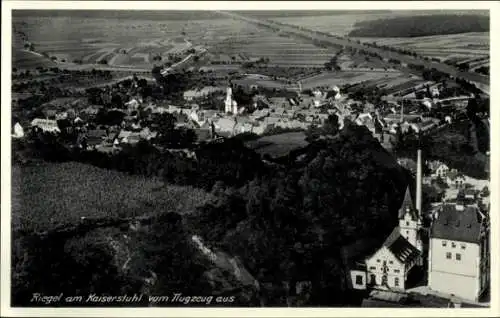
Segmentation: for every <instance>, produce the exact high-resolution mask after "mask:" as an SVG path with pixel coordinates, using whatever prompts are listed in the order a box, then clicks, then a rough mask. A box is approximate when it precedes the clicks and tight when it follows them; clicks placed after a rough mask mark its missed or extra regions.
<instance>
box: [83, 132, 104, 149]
mask: <svg viewBox="0 0 500 318" xmlns="http://www.w3.org/2000/svg"><path fill="white" fill-rule="evenodd" d="M107 136H108V134H107V132H106V130H104V129H90V130H89V131H87V133H86V134H85V136H84V137H83V141H84V142H83V141H82V144H84V145H85V147H86V148H87V150H92V149H95V148H97V146H98V145H100V144H102V143H103V142H104V141H105V139H106V138H107Z"/></svg>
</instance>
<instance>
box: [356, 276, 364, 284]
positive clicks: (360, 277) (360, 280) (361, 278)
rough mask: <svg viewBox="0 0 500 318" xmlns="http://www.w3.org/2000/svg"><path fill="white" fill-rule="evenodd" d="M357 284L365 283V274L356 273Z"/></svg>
mask: <svg viewBox="0 0 500 318" xmlns="http://www.w3.org/2000/svg"><path fill="white" fill-rule="evenodd" d="M356 285H363V276H361V275H356Z"/></svg>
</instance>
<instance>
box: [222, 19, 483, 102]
mask: <svg viewBox="0 0 500 318" xmlns="http://www.w3.org/2000/svg"><path fill="white" fill-rule="evenodd" d="M218 12H219V13H220V14H222V15H225V16H228V17H230V18H233V19H236V20H243V21H246V22H248V23H252V24H257V25H259V26H261V27H267V28H271V29H273V30H274V31H275V32H287V33H289V34H292V35H295V36H301V37H306V38H309V39H311V40H319V41H322V42H324V43H325V44H326V43H328V44H331V45H335V46H344V47H351V48H354V49H359V50H364V51H367V52H370V53H376V54H378V55H380V56H382V57H383V58H386V59H396V60H399V61H401V62H402V63H406V64H416V65H422V66H424V67H426V68H435V69H436V70H438V71H441V72H443V73H446V74H449V75H451V76H452V77H455V78H457V77H458V78H463V79H465V80H467V81H470V82H472V83H474V84H476V86H478V88H479V89H481V90H482V91H484V92H485V93H487V94H489V86H490V78H489V76H485V75H481V74H478V73H473V72H462V71H459V70H458V69H456V68H455V67H453V66H451V65H447V64H444V63H438V62H435V61H426V60H423V59H421V58H415V57H413V56H409V55H405V54H401V53H398V52H393V51H389V50H386V49H384V48H381V47H372V46H368V45H366V44H362V43H357V42H355V41H353V40H350V39H349V38H344V37H337V36H334V35H330V34H324V33H320V32H318V31H313V30H309V29H306V28H304V27H297V26H291V25H284V24H278V23H276V22H273V21H269V20H258V19H254V18H249V17H245V16H242V15H239V14H235V13H232V12H227V11H218Z"/></svg>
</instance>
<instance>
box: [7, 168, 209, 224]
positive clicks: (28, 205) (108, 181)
mask: <svg viewBox="0 0 500 318" xmlns="http://www.w3.org/2000/svg"><path fill="white" fill-rule="evenodd" d="M124 189H126V191H125V190H124ZM48 193H50V195H47V194H48ZM207 198H208V194H207V193H205V192H203V191H201V190H197V189H192V188H187V187H179V186H170V185H167V186H166V185H164V183H163V182H162V181H159V180H153V179H150V178H148V179H146V178H144V177H138V176H130V175H127V174H125V173H121V172H116V171H110V170H105V169H99V168H96V167H93V166H90V165H85V164H80V163H74V162H71V163H60V164H59V163H58V164H55V163H43V164H40V165H37V166H30V167H17V166H14V167H13V168H12V227H13V229H16V228H18V227H23V228H29V229H35V230H45V229H47V228H51V227H53V226H56V225H58V224H66V223H71V222H74V221H78V220H79V219H80V218H81V217H116V216H120V217H124V216H135V215H151V214H155V213H161V212H166V211H187V210H190V209H191V208H194V207H195V206H197V205H198V204H201V203H203V202H204V200H205V199H207Z"/></svg>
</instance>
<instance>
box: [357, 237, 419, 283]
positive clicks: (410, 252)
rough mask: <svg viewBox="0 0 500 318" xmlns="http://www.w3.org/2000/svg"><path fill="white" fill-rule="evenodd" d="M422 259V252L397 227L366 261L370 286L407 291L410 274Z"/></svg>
mask: <svg viewBox="0 0 500 318" xmlns="http://www.w3.org/2000/svg"><path fill="white" fill-rule="evenodd" d="M420 257H421V252H420V251H419V250H418V249H417V248H416V247H415V246H413V245H412V244H411V243H410V242H408V240H407V239H406V238H404V237H403V236H402V235H401V229H400V228H399V227H395V228H394V230H393V231H392V233H391V234H390V235H389V237H387V239H386V240H385V242H384V243H383V244H382V247H381V248H380V249H379V250H378V251H377V252H375V254H373V255H372V256H370V257H369V258H367V259H366V268H367V277H368V278H367V281H368V285H371V286H377V287H385V288H389V289H405V286H406V280H407V278H408V274H409V272H410V270H411V269H412V268H413V267H414V266H415V265H417V263H418V260H419V258H420Z"/></svg>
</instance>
